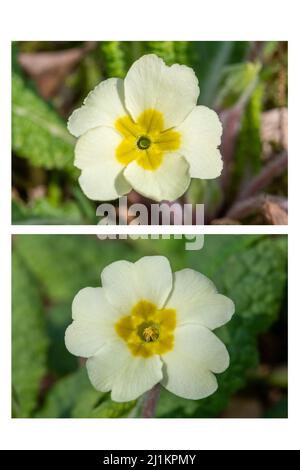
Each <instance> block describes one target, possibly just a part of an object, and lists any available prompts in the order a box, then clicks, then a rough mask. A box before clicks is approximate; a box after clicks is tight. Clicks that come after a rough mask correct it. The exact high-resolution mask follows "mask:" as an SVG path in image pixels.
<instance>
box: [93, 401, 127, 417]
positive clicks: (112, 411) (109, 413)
mask: <svg viewBox="0 0 300 470" xmlns="http://www.w3.org/2000/svg"><path fill="white" fill-rule="evenodd" d="M135 405H136V400H134V401H129V402H125V403H116V402H113V401H112V400H107V401H105V402H104V403H101V404H100V405H99V406H98V407H97V408H95V409H94V410H93V411H92V413H91V414H90V416H88V417H89V418H124V417H125V416H127V415H128V413H129V412H130V411H132V410H133V408H134V407H135Z"/></svg>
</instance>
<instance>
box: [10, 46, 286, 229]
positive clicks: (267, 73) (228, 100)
mask: <svg viewBox="0 0 300 470" xmlns="http://www.w3.org/2000/svg"><path fill="white" fill-rule="evenodd" d="M75 49H76V50H77V49H81V50H82V56H81V59H80V60H77V59H76V60H75V59H74V63H73V65H72V64H71V65H68V68H66V65H64V64H63V62H61V58H62V56H61V54H62V55H63V54H64V53H67V52H69V51H70V50H75ZM41 52H42V53H45V54H49V56H48V64H47V67H48V69H50V71H49V70H48V69H47V67H45V65H44V71H43V73H42V72H39V74H38V73H37V66H36V64H37V62H36V61H37V60H38V57H39V53H41ZM55 53H57V54H60V62H59V63H60V65H59V66H58V65H57V63H56V62H55V60H56V59H57V58H56V59H55V58H53V55H51V54H55ZM145 53H155V54H157V55H159V56H160V57H162V58H163V59H164V60H165V61H166V63H167V64H173V63H176V62H178V63H180V64H186V65H189V66H191V67H193V68H194V70H195V72H196V74H197V77H198V79H199V84H200V98H199V103H200V104H204V105H207V106H210V107H212V108H215V109H216V110H217V111H218V112H219V113H220V116H221V119H222V120H223V124H226V119H225V117H226V116H227V118H228V116H229V117H232V116H234V112H235V110H236V108H239V113H238V114H237V115H236V117H235V121H234V120H233V121H231V127H232V126H233V125H234V129H235V130H234V135H231V134H230V132H231V131H230V128H228V127H226V126H225V125H224V135H223V142H225V141H226V135H227V134H228V135H230V140H231V142H232V148H230V149H229V150H228V148H227V147H228V146H226V145H225V144H224V146H223V147H222V153H223V156H224V160H225V162H226V168H225V169H224V170H226V171H224V172H225V173H226V176H224V178H226V181H224V178H223V175H222V177H221V178H218V179H217V180H213V181H210V180H208V181H201V180H195V181H193V182H192V185H191V187H190V190H189V191H188V192H187V194H186V200H187V202H193V203H197V202H198V203H203V202H204V203H205V208H206V214H207V220H206V223H210V222H211V221H212V220H213V219H218V218H220V219H221V218H222V217H226V211H227V210H228V209H229V208H230V206H231V205H233V204H234V203H235V202H236V201H237V200H238V197H239V193H240V190H241V188H242V187H243V185H244V184H245V181H248V180H250V179H251V178H252V177H254V176H255V175H257V173H259V171H260V170H262V169H263V168H264V166H265V165H266V163H267V159H266V155H264V152H263V148H264V146H263V142H262V136H261V130H262V125H263V120H262V116H263V115H264V113H265V112H266V111H268V110H271V109H275V108H276V109H280V108H282V107H285V106H287V43H285V42H276V41H270V42H248V41H243V42H237V41H227V42H226V41H225V42H221V41H208V42H207V41H202V42H187V41H144V42H141V41H133V42H129V41H123V42H120V41H104V42H101V43H96V42H95V43H94V42H90V43H82V42H38V41H31V42H15V43H14V44H13V78H12V80H13V81H12V92H13V93H12V97H13V104H12V112H13V113H12V149H13V211H12V218H13V222H14V223H16V224H26V223H41V224H62V223H66V224H94V223H96V221H95V212H96V203H95V202H93V201H89V200H88V199H87V198H85V196H84V195H83V194H82V195H81V197H80V196H79V193H80V192H81V190H80V188H79V185H78V181H77V178H78V175H79V172H78V171H77V170H76V169H75V168H74V166H73V158H74V139H73V138H72V136H71V135H70V134H69V133H68V131H67V129H66V121H67V118H68V117H69V115H70V114H71V112H72V111H73V109H75V108H77V107H78V106H80V105H81V104H82V101H83V99H84V98H85V97H86V95H87V94H88V92H89V91H90V90H91V89H92V88H93V87H94V86H95V85H96V84H97V83H99V82H100V81H101V80H105V79H106V78H108V77H112V76H118V77H124V76H125V75H126V73H127V71H128V68H129V67H130V66H131V64H132V63H133V62H134V61H135V60H136V59H138V58H139V57H141V56H142V55H143V54H145ZM24 54H25V56H26V54H27V56H26V57H27V68H26V71H25V70H24V69H22V67H21V66H20V65H19V62H20V57H24ZM28 54H31V55H30V56H29V57H28ZM29 59H30V60H33V62H32V63H31V65H30V60H29ZM28 60H29V65H28ZM66 60H67V59H66ZM68 60H69V59H68ZM51 61H53V62H51ZM55 64H56V65H55ZM39 67H40V68H42V65H41V63H40V65H39ZM51 67H54V68H52V69H51ZM55 67H56V68H55ZM64 67H65V68H64ZM38 70H40V69H38ZM43 74H44V75H43ZM47 74H48V75H47ZM51 74H52V75H51ZM53 76H54V77H60V78H59V79H57V80H58V81H57V83H56V86H55V87H54V91H53V90H52V89H50V88H49V87H48V88H47V83H48V82H47V80H50V83H52V82H51V80H52V79H53ZM49 77H50V79H49ZM43 96H44V97H43ZM224 113H225V114H226V113H227V114H226V116H225V114H224ZM280 126H281V124H280V123H279V124H278V125H277V127H280ZM275 127H276V126H275ZM273 132H276V130H275V131H273ZM282 132H285V130H284V129H283V130H282ZM282 149H283V144H282V142H281V141H279V142H277V145H276V152H275V155H272V157H275V156H276V153H279V152H280V151H281V150H282ZM37 170H38V172H39V177H38V178H37V176H36V175H37ZM286 174H287V173H286V168H283V169H282V175H280V177H278V178H277V180H276V181H275V184H272V185H270V184H269V185H267V186H266V187H265V188H263V190H264V191H265V192H267V193H268V192H270V193H271V194H272V195H275V196H277V195H278V196H280V197H281V198H282V197H284V198H286V197H287V190H286ZM58 175H59V177H58ZM222 178H223V179H222ZM55 185H56V186H57V188H59V190H60V197H59V199H58V200H57V201H56V202H55V203H54V202H53V200H52V199H51V197H50V196H49V192H50V188H53V186H55ZM36 188H37V189H41V188H42V189H43V191H40V192H39V191H38V196H33V195H32V194H33V193H35V192H34V191H32V190H33V189H36ZM134 197H135V196H134ZM257 217H258V216H257V214H255V215H254V216H253V218H252V219H249V218H248V219H247V222H248V223H269V222H268V221H267V219H266V217H264V214H259V219H258V218H257ZM238 222H239V223H244V222H245V221H244V220H243V219H241V220H238Z"/></svg>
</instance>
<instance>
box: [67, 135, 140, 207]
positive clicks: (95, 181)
mask: <svg viewBox="0 0 300 470" xmlns="http://www.w3.org/2000/svg"><path fill="white" fill-rule="evenodd" d="M121 140H122V138H121V137H120V136H119V134H118V133H117V132H116V131H114V130H113V129H110V128H109V127H96V128H95V129H91V130H89V131H87V132H86V133H85V134H84V135H83V136H81V137H80V138H79V139H78V141H77V144H76V147H75V165H76V166H77V167H78V168H80V169H81V170H82V174H81V176H80V178H79V183H80V186H81V188H82V190H83V192H84V193H85V194H86V195H87V196H88V197H89V198H90V199H95V200H100V201H109V200H111V199H116V198H118V197H119V196H121V195H122V194H126V193H128V192H129V191H130V190H131V186H130V185H129V183H128V182H127V181H126V180H125V178H124V176H123V174H122V170H123V168H124V165H122V164H121V163H119V162H118V161H117V159H116V148H117V147H118V145H119V143H120V141H121Z"/></svg>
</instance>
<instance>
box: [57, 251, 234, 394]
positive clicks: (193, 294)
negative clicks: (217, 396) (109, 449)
mask: <svg viewBox="0 0 300 470" xmlns="http://www.w3.org/2000/svg"><path fill="white" fill-rule="evenodd" d="M101 280H102V287H96V288H92V287H86V288H85V289H82V290H80V291H79V292H78V294H77V295H76V297H75V298H74V301H73V306H72V316H73V323H72V324H71V325H70V326H69V327H68V328H67V330H66V336H65V342H66V347H67V349H68V350H69V351H70V352H71V353H72V354H75V355H76V356H80V357H86V358H88V360H87V363H86V366H87V371H88V375H89V378H90V381H91V382H92V384H93V386H94V387H95V388H96V389H97V390H101V391H102V392H108V391H110V390H111V397H112V400H115V401H118V402H122V401H130V400H134V399H136V398H137V397H139V396H140V395H142V394H143V393H145V392H146V391H148V390H150V389H151V388H152V387H153V386H154V385H156V384H157V383H159V382H160V383H161V384H162V385H163V386H164V387H165V388H166V389H167V390H169V391H170V392H172V393H174V394H175V395H179V396H180V397H184V398H188V399H192V400H197V399H200V398H204V397H207V396H208V395H211V394H212V393H214V392H215V391H216V390H217V388H218V384H217V380H216V377H215V375H214V373H221V372H223V371H224V370H225V369H227V367H228V365H229V355H228V352H227V349H226V347H225V346H224V344H223V343H222V342H221V341H220V340H219V339H218V338H217V336H216V335H215V334H214V333H212V330H214V329H215V328H218V327H220V326H222V325H224V324H225V323H227V322H228V321H229V320H230V319H231V317H232V315H233V313H234V304H233V302H232V301H231V300H230V299H229V298H227V297H225V296H224V295H221V294H218V292H217V289H216V287H215V286H214V284H213V283H212V282H211V281H210V280H209V279H208V278H207V277H206V276H204V275H203V274H200V273H198V272H197V271H194V270H192V269H183V270H182V271H177V272H175V273H174V274H173V273H172V271H171V267H170V264H169V261H168V260H167V258H165V257H163V256H146V257H144V258H141V259H140V260H139V261H137V262H136V263H130V262H128V261H116V262H114V263H112V264H110V265H109V266H107V267H106V268H105V269H104V270H103V271H102V274H101Z"/></svg>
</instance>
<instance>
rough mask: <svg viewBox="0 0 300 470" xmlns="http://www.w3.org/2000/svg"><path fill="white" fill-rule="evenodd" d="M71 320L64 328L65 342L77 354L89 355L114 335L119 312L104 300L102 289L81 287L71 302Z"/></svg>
mask: <svg viewBox="0 0 300 470" xmlns="http://www.w3.org/2000/svg"><path fill="white" fill-rule="evenodd" d="M72 318H73V323H71V325H70V326H69V327H68V328H67V330H66V334H65V344H66V347H67V349H68V350H69V351H70V352H71V353H72V354H75V355H76V356H80V357H90V356H92V355H93V354H95V353H96V352H97V351H98V349H100V348H101V346H103V345H104V344H105V343H106V342H107V341H111V340H112V339H114V338H115V337H116V332H115V329H114V326H113V325H114V322H115V321H117V319H118V318H119V314H118V312H117V311H116V310H115V309H114V308H113V307H112V306H111V305H110V304H109V303H108V302H107V300H106V298H105V296H104V293H103V289H101V288H100V287H96V288H93V287H86V288H85V289H81V290H80V291H79V292H78V294H77V295H76V297H75V298H74V300H73V304H72Z"/></svg>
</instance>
